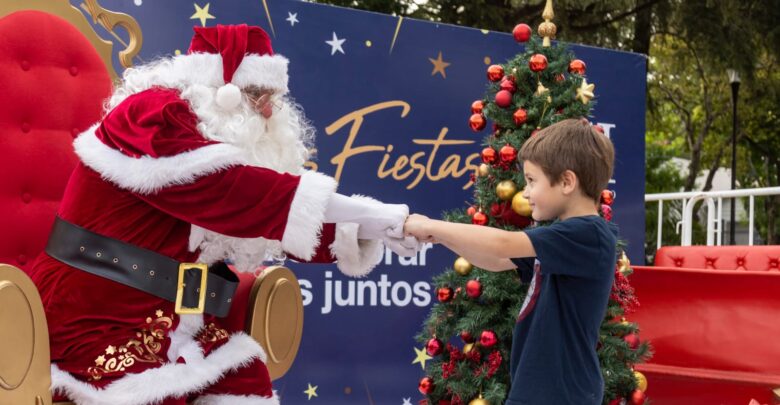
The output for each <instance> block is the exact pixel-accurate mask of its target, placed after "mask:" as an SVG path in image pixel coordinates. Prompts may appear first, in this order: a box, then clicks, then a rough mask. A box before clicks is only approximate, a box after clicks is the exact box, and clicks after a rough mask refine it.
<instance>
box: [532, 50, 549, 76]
mask: <svg viewBox="0 0 780 405" xmlns="http://www.w3.org/2000/svg"><path fill="white" fill-rule="evenodd" d="M528 67H529V68H531V70H532V71H534V72H541V71H542V70H544V69H547V57H546V56H544V55H543V54H541V53H537V54H534V55H533V56H531V59H529V60H528Z"/></svg>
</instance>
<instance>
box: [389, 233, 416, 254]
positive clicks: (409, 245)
mask: <svg viewBox="0 0 780 405" xmlns="http://www.w3.org/2000/svg"><path fill="white" fill-rule="evenodd" d="M384 241H385V246H387V247H388V248H389V249H390V250H392V251H393V253H395V254H397V255H398V256H402V257H411V256H414V255H416V254H417V252H419V251H420V249H422V243H420V241H418V240H417V238H415V237H414V236H406V237H404V238H393V237H385V239H384Z"/></svg>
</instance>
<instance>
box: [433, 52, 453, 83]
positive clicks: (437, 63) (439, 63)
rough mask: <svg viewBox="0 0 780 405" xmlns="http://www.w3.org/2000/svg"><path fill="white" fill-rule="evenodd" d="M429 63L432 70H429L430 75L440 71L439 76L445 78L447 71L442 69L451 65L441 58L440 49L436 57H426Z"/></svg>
mask: <svg viewBox="0 0 780 405" xmlns="http://www.w3.org/2000/svg"><path fill="white" fill-rule="evenodd" d="M428 60H429V61H431V63H433V72H431V76H433V75H435V74H436V73H441V77H443V78H445V79H446V78H447V72H445V71H444V69H445V68H446V67H447V66H449V65H451V63H449V62H445V61H444V60H442V58H441V51H439V57H438V58H436V59H433V58H428Z"/></svg>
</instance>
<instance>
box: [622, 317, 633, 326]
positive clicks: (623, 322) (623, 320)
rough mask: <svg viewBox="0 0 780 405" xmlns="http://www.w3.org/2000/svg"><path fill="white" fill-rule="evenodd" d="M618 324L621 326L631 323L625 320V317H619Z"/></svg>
mask: <svg viewBox="0 0 780 405" xmlns="http://www.w3.org/2000/svg"><path fill="white" fill-rule="evenodd" d="M620 324H621V325H623V326H628V325H630V324H631V323H630V322H628V321H627V320H626V318H620Z"/></svg>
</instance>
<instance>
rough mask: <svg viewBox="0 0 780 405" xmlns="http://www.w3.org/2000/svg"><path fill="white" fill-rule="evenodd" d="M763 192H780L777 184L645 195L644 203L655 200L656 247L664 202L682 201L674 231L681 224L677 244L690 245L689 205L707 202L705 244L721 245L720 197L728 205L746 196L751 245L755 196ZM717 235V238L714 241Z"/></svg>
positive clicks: (691, 216)
mask: <svg viewBox="0 0 780 405" xmlns="http://www.w3.org/2000/svg"><path fill="white" fill-rule="evenodd" d="M767 195H780V187H764V188H747V189H741V190H728V191H688V192H681V193H659V194H646V195H645V202H646V203H647V202H651V201H658V240H657V242H656V244H657V247H656V248H658V249H660V248H661V240H662V239H661V238H662V232H663V213H664V201H670V200H671V201H673V200H681V201H682V220H681V221H680V222H678V223H677V233H680V230H679V229H680V226H682V237H681V243H680V244H681V245H682V246H690V245H691V239H692V236H693V207H694V206H695V205H696V203H697V202H699V201H701V200H704V202H705V203H706V204H707V245H708V246H712V245H714V244H716V243H717V244H718V245H722V244H723V243H722V242H723V199H724V198H731V199H732V200H733V201H732V204H735V203H736V199H737V198H740V197H748V199H749V201H750V202H749V207H750V208H749V210H748V221H749V223H750V225H749V226H750V230H749V233H748V245H751V246H752V245H753V213H754V205H755V197H757V196H767ZM716 199H717V217H716V216H715V210H716V207H715V200H716ZM716 238H717V240H716Z"/></svg>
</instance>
